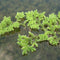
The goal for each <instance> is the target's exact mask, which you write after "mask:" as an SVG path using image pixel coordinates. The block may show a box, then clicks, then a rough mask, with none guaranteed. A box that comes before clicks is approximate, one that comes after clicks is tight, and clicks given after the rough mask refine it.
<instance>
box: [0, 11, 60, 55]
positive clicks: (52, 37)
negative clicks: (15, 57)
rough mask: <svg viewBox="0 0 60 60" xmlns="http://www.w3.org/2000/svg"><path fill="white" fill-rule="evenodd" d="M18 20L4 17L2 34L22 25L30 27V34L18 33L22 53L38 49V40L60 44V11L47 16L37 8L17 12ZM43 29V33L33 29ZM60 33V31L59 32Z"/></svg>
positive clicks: (18, 42)
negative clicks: (37, 32)
mask: <svg viewBox="0 0 60 60" xmlns="http://www.w3.org/2000/svg"><path fill="white" fill-rule="evenodd" d="M15 18H16V21H15V22H13V21H11V18H10V17H6V16H5V17H4V19H3V21H2V22H1V23H0V35H1V34H4V33H6V32H10V31H14V28H19V27H20V26H21V25H23V26H24V27H26V28H27V27H29V30H30V31H29V34H28V36H26V35H20V34H19V35H18V39H17V44H18V45H19V46H21V49H22V54H23V55H24V54H27V53H28V52H30V51H31V52H33V51H36V47H38V44H37V42H42V41H48V42H49V43H50V44H51V45H57V44H59V40H60V38H59V37H58V36H57V34H58V31H59V29H60V12H58V15H55V14H54V13H52V14H49V16H48V17H46V16H45V12H42V13H39V12H38V11H37V10H34V11H28V12H25V13H24V12H17V14H16V16H15ZM34 29H35V30H37V31H43V32H44V33H43V34H37V35H35V34H34V33H33V32H32V30H34ZM59 33H60V32H59Z"/></svg>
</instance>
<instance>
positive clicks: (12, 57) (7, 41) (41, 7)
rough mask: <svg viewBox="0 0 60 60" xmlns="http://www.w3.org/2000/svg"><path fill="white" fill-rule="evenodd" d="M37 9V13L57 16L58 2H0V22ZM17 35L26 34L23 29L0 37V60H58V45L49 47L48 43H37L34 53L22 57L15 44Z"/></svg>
mask: <svg viewBox="0 0 60 60" xmlns="http://www.w3.org/2000/svg"><path fill="white" fill-rule="evenodd" d="M35 9H37V10H38V11H39V12H43V11H45V12H46V15H48V14H50V13H55V14H57V13H58V11H60V0H0V21H2V19H3V16H11V18H12V20H13V21H15V19H14V16H15V15H16V13H17V12H18V11H24V12H25V11H29V10H35ZM18 33H20V34H26V33H27V31H24V29H23V28H21V29H20V32H19V31H16V32H13V33H10V34H7V35H3V36H0V60H60V44H59V45H57V46H51V45H49V43H48V42H42V43H39V47H38V48H37V50H36V52H33V53H29V54H28V55H25V56H22V51H21V48H20V47H19V46H18V45H17V44H16V42H17V38H18Z"/></svg>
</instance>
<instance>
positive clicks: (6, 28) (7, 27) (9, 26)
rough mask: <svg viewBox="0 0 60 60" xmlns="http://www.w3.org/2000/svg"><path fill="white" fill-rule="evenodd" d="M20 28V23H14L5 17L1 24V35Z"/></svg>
mask: <svg viewBox="0 0 60 60" xmlns="http://www.w3.org/2000/svg"><path fill="white" fill-rule="evenodd" d="M19 26H20V23H19V22H13V21H11V18H10V17H6V16H4V18H3V20H2V21H1V23H0V35H2V34H5V33H6V32H10V31H14V28H19Z"/></svg>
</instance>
